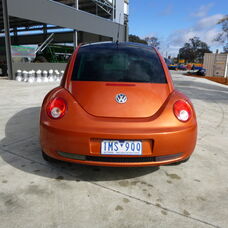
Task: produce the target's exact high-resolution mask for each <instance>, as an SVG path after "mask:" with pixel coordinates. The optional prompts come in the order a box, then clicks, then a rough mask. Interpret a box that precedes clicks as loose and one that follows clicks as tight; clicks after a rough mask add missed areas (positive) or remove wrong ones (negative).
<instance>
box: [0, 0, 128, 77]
mask: <svg viewBox="0 0 228 228" xmlns="http://www.w3.org/2000/svg"><path fill="white" fill-rule="evenodd" d="M128 4H129V2H128V0H55V1H54V0H2V1H1V2H0V47H1V48H0V68H2V71H3V72H2V74H4V73H5V74H6V69H8V77H9V78H10V79H14V78H15V72H14V69H15V67H14V63H13V61H12V53H11V45H26V44H41V43H43V42H44V41H45V40H46V39H47V38H48V37H50V35H51V34H52V33H54V36H52V37H51V39H52V43H72V42H74V45H75V46H77V45H78V43H87V42H97V41H108V40H113V41H115V40H117V39H118V40H119V41H126V40H128Z"/></svg>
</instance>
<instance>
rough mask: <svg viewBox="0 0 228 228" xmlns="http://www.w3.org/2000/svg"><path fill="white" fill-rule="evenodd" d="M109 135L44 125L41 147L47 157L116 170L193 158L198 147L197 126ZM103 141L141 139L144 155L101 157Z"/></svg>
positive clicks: (41, 134)
mask: <svg viewBox="0 0 228 228" xmlns="http://www.w3.org/2000/svg"><path fill="white" fill-rule="evenodd" d="M91 132H92V129H91ZM106 132H107V131H105V130H104V132H103V133H89V132H88V133H86V132H72V131H67V130H61V129H56V128H53V127H51V126H48V125H46V124H45V123H41V127H40V136H41V146H42V149H43V151H44V153H46V154H47V155H48V156H50V157H52V158H55V159H58V160H63V161H67V162H73V163H80V164H86V165H96V166H116V167H121V166H128V167H137V166H159V165H165V164H170V163H173V162H179V161H182V160H185V159H187V158H188V157H190V156H191V154H192V152H193V150H194V148H195V144H196V137H197V126H196V125H195V126H191V127H188V128H186V129H181V130H180V129H179V130H178V129H176V130H175V129H172V130H170V131H169V132H156V131H153V133H148V132H147V133H144V134H143V133H139V134H136V133H135V134H134V133H131V134H126V133H125V134H123V133H112V134H110V133H106ZM103 139H117V140H118V139H120V140H121V139H122V140H123V139H125V140H142V142H143V153H142V155H141V156H115V155H114V156H113V155H112V156H110V155H109V156H104V155H101V154H100V150H101V149H100V148H101V146H100V145H101V141H102V140H103Z"/></svg>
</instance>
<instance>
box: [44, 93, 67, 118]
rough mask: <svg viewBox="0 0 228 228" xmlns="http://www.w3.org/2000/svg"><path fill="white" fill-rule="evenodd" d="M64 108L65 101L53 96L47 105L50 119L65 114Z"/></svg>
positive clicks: (65, 107)
mask: <svg viewBox="0 0 228 228" xmlns="http://www.w3.org/2000/svg"><path fill="white" fill-rule="evenodd" d="M66 109H67V105H66V102H65V101H64V100H63V99H62V98H60V97H58V98H54V99H53V100H51V101H50V102H49V104H48V106H47V114H48V116H49V117H50V118H52V119H60V118H62V117H63V116H64V115H65V112H66Z"/></svg>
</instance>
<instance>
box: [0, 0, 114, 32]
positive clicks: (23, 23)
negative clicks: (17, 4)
mask: <svg viewBox="0 0 228 228" xmlns="http://www.w3.org/2000/svg"><path fill="white" fill-rule="evenodd" d="M16 1H17V0H16ZM53 1H56V2H59V3H62V4H66V5H68V6H71V7H74V5H75V0H53ZM78 2H79V9H80V10H83V11H86V12H89V13H92V14H97V15H99V16H101V17H105V18H111V15H110V14H109V13H108V8H109V7H108V6H105V4H106V3H107V4H108V2H109V1H108V0H78ZM102 6H103V7H102ZM25 8H26V6H25ZM39 25H42V23H40V22H36V21H31V20H27V19H23V18H17V17H12V16H10V28H17V27H26V28H29V27H33V26H39ZM3 30H4V24H3V10H2V1H0V32H1V31H3Z"/></svg>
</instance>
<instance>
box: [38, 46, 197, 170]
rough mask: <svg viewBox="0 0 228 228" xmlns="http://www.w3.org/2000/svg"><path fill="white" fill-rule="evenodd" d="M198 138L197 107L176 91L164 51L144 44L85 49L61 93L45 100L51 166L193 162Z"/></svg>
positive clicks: (43, 132)
mask: <svg viewBox="0 0 228 228" xmlns="http://www.w3.org/2000/svg"><path fill="white" fill-rule="evenodd" d="M196 138H197V121H196V115H195V111H194V108H193V105H192V103H191V102H190V100H189V99H188V98H187V97H186V96H185V95H184V94H182V93H181V92H179V91H177V90H175V89H174V86H173V83H172V80H171V76H170V73H169V71H168V69H167V66H166V64H165V62H164V59H163V58H162V57H161V55H160V54H159V53H158V52H157V50H156V49H154V48H151V47H149V46H146V45H142V44H136V43H125V42H123V43H121V42H120V43H118V42H116V43H115V42H103V43H93V44H87V45H80V46H79V47H78V48H77V49H76V50H75V52H74V53H73V55H72V57H71V59H70V61H69V63H68V65H67V68H66V71H65V74H64V77H63V79H62V81H61V85H60V86H59V87H57V88H55V89H53V90H52V91H50V92H49V93H48V94H47V95H46V97H45V98H44V101H43V104H42V109H41V115H40V141H41V147H42V154H43V158H44V159H45V160H47V161H52V160H55V159H57V160H64V161H68V162H75V163H81V164H87V165H98V166H152V165H163V164H169V163H179V162H181V161H186V160H187V159H188V158H189V157H190V155H191V154H192V152H193V150H194V147H195V144H196Z"/></svg>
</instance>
